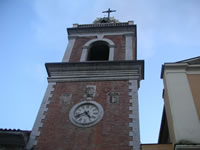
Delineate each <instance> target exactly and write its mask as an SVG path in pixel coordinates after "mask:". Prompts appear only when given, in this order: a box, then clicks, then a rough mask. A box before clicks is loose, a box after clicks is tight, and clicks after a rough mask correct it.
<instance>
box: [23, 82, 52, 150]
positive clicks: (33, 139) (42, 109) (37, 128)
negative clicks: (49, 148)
mask: <svg viewBox="0 0 200 150" xmlns="http://www.w3.org/2000/svg"><path fill="white" fill-rule="evenodd" d="M55 85H56V83H49V84H48V87H47V90H46V93H45V95H44V98H43V101H42V104H41V106H40V110H39V113H38V115H37V118H36V121H35V124H34V126H33V129H32V132H31V135H30V138H29V141H28V144H27V146H26V150H31V149H32V147H34V146H35V145H37V139H38V138H37V137H39V136H40V128H41V127H43V120H44V119H45V116H46V112H47V110H48V107H47V105H48V104H49V103H50V101H51V97H52V92H53V91H54V88H55Z"/></svg>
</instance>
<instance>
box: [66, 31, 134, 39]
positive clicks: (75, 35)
mask: <svg viewBox="0 0 200 150" xmlns="http://www.w3.org/2000/svg"><path fill="white" fill-rule="evenodd" d="M127 34H132V35H135V32H133V31H128V32H126V31H124V32H109V31H108V32H105V33H80V34H74V35H69V36H68V38H69V39H71V38H75V37H90V36H96V37H97V38H99V39H102V35H103V36H106V35H127Z"/></svg>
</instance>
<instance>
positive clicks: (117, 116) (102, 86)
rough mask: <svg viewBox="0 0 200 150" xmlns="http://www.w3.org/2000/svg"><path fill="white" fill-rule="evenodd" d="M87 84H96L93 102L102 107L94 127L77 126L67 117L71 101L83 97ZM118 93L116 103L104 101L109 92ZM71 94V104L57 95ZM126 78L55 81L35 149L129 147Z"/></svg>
mask: <svg viewBox="0 0 200 150" xmlns="http://www.w3.org/2000/svg"><path fill="white" fill-rule="evenodd" d="M86 85H96V96H95V97H94V98H93V100H94V101H96V102H98V103H100V104H101V105H102V106H103V109H104V116H103V119H102V120H101V121H100V122H99V123H98V124H96V125H95V126H93V127H89V128H80V127H76V126H74V125H73V124H72V123H71V122H70V120H69V111H70V109H71V108H72V107H73V106H74V104H77V103H79V102H80V101H81V100H83V99H84V97H83V95H84V88H85V87H86ZM111 91H113V92H118V93H120V99H119V103H115V104H110V103H107V101H106V98H107V95H106V94H107V93H108V92H111ZM65 93H71V94H72V98H71V101H70V103H62V102H61V99H60V96H62V95H63V94H65ZM129 113H130V112H129V97H128V81H99V82H71V83H57V84H56V86H55V90H54V92H53V96H52V101H51V103H50V104H49V105H48V112H47V114H46V118H45V120H43V123H44V125H43V128H41V129H40V136H39V137H38V144H37V145H36V147H35V149H37V150H131V147H130V146H128V143H129V140H130V137H129V130H130V129H129V127H128V124H129V121H130V120H129V118H128V116H129Z"/></svg>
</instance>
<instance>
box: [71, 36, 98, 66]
mask: <svg viewBox="0 0 200 150" xmlns="http://www.w3.org/2000/svg"><path fill="white" fill-rule="evenodd" d="M95 38H96V37H95V36H91V37H77V38H76V41H75V43H74V47H73V49H72V53H71V56H70V62H80V58H81V53H82V48H83V46H84V44H85V43H87V42H88V41H90V40H92V39H95Z"/></svg>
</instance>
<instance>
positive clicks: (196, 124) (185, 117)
mask: <svg viewBox="0 0 200 150" xmlns="http://www.w3.org/2000/svg"><path fill="white" fill-rule="evenodd" d="M164 77H165V78H166V87H165V88H167V90H168V96H169V104H170V107H171V113H172V120H173V121H172V122H173V125H172V126H173V129H174V134H175V140H176V141H175V143H178V142H180V141H188V142H192V143H199V142H200V121H199V120H198V116H197V113H196V110H195V105H194V101H193V97H192V93H191V89H190V86H189V82H188V79H187V76H186V72H185V70H184V69H179V70H173V69H172V70H170V69H168V70H167V69H165V74H164Z"/></svg>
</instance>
